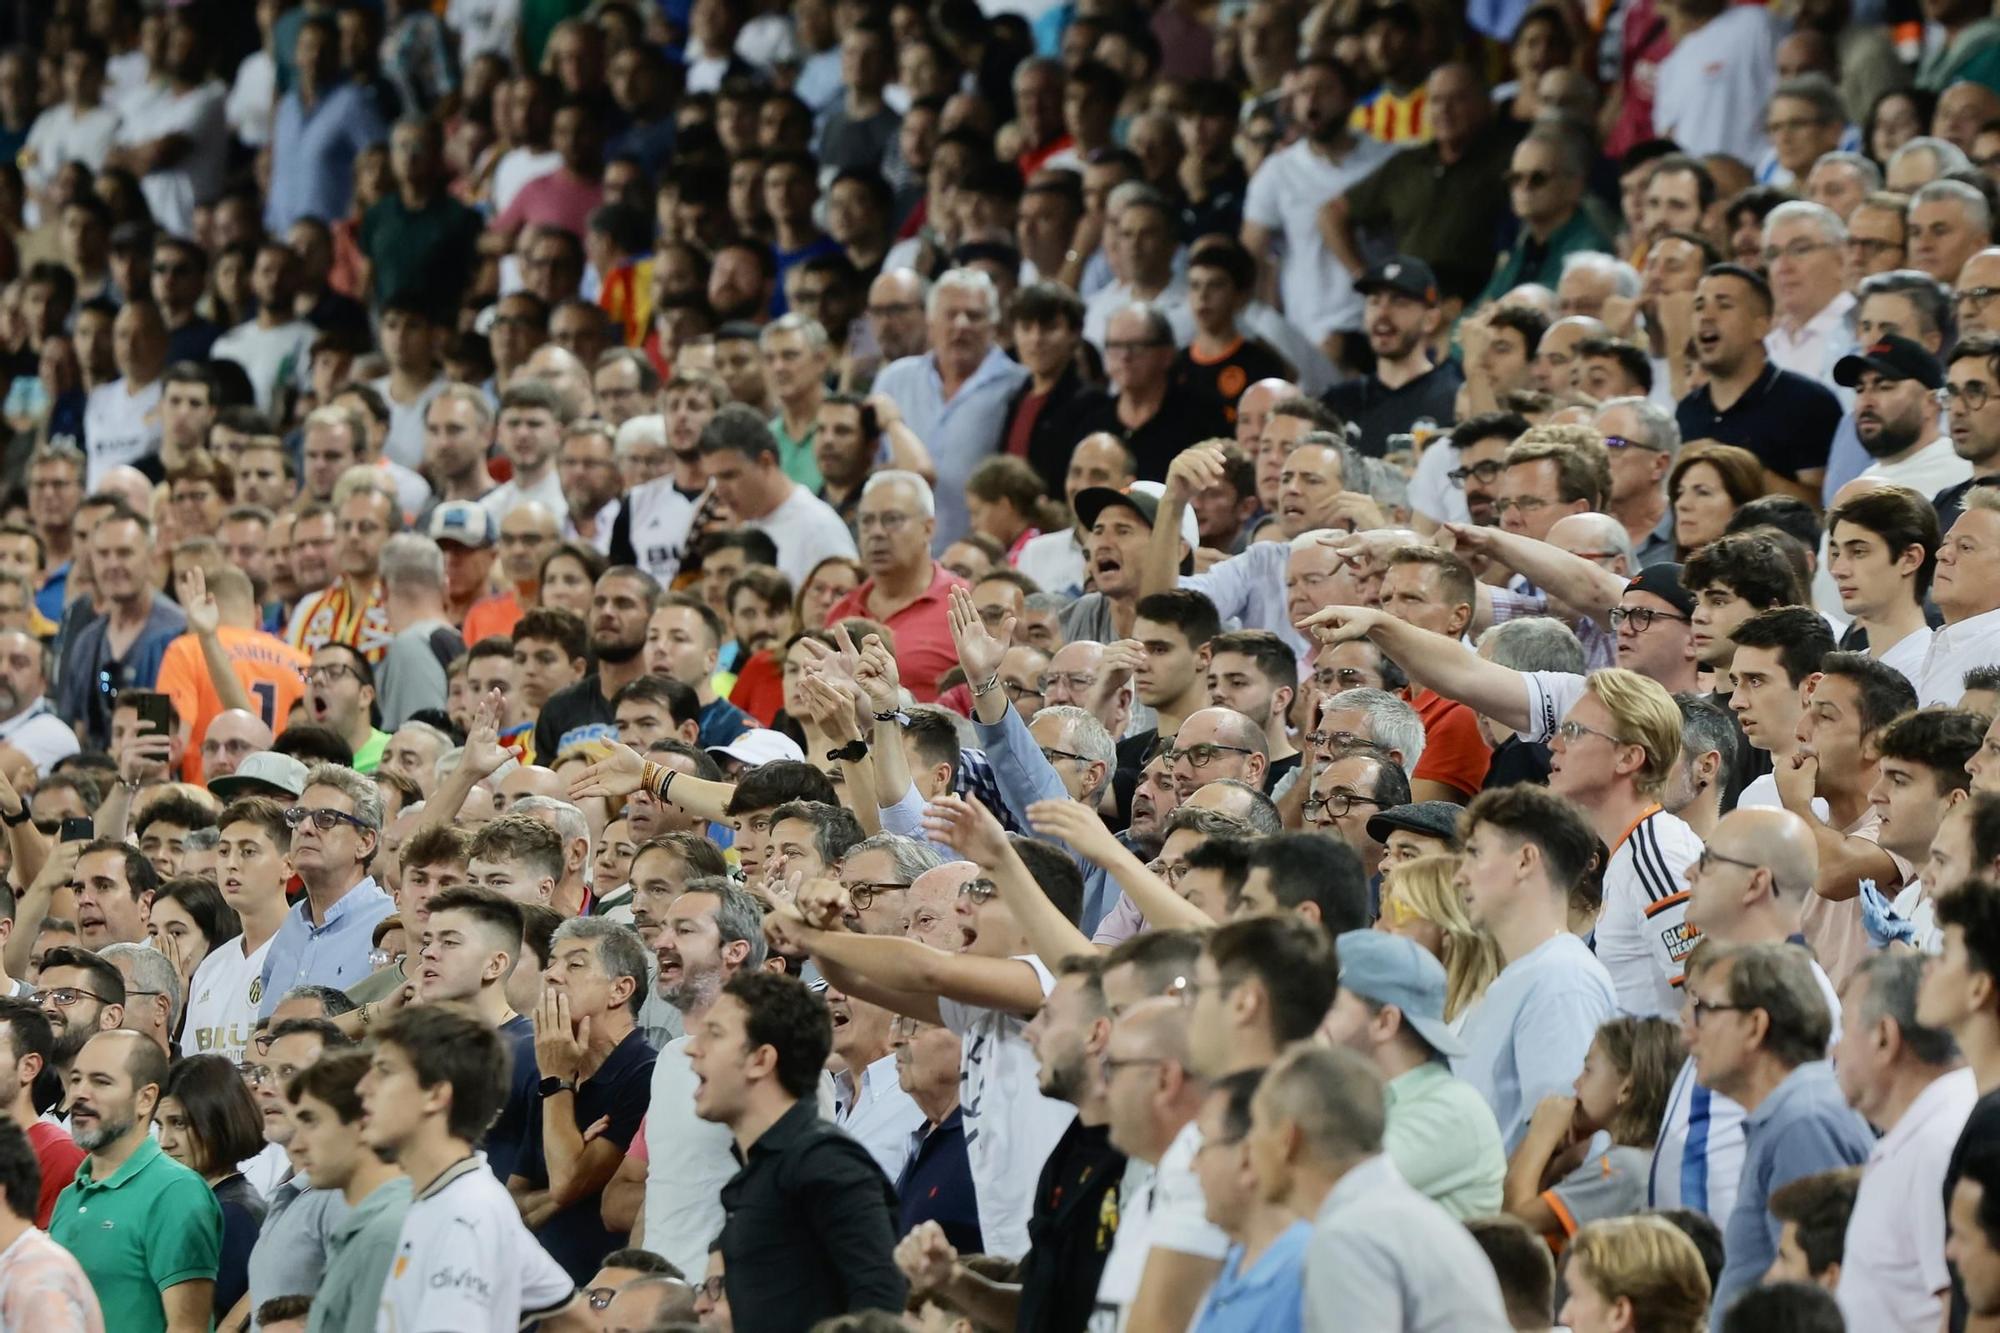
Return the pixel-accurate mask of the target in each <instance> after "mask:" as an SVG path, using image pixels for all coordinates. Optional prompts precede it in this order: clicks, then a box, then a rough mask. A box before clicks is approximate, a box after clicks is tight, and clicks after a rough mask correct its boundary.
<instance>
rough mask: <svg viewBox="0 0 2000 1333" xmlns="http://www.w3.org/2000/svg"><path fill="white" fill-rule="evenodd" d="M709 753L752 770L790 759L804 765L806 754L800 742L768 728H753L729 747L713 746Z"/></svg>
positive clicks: (728, 745)
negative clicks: (747, 766)
mask: <svg viewBox="0 0 2000 1333" xmlns="http://www.w3.org/2000/svg"><path fill="white" fill-rule="evenodd" d="M708 752H709V753H710V754H712V755H720V756H722V757H724V758H728V759H734V760H735V761H736V762H737V763H739V764H748V765H749V766H750V767H751V768H762V767H763V766H764V765H766V764H775V763H777V762H778V761H779V760H780V759H790V760H792V761H793V762H795V763H804V762H805V757H806V752H805V751H804V750H801V749H800V748H799V746H798V742H797V741H794V740H793V739H792V738H791V737H790V736H787V735H786V734H785V733H784V732H782V731H772V730H770V729H769V728H768V727H752V728H750V730H748V731H746V732H744V733H743V734H742V735H741V736H738V737H737V738H736V739H735V740H733V741H731V742H729V744H727V745H711V746H709V747H708Z"/></svg>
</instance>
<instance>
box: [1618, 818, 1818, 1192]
mask: <svg viewBox="0 0 2000 1333" xmlns="http://www.w3.org/2000/svg"><path fill="white" fill-rule="evenodd" d="M1818 877H1819V849H1818V846H1817V844H1815V842H1814V841H1813V833H1812V829H1811V828H1810V827H1808V826H1807V824H1806V822H1805V820H1803V819H1801V818H1799V817H1798V816H1797V815H1795V814H1793V813H1792V812H1791V811H1789V810H1783V809H1778V808H1775V807H1754V808H1748V809H1739V810H1734V811H1731V812H1730V813H1729V814H1726V815H1724V816H1723V817H1722V819H1721V820H1720V821H1718V822H1717V824H1716V826H1715V831H1714V832H1712V833H1710V834H1709V835H1708V850H1707V851H1706V852H1705V853H1704V854H1703V856H1702V858H1701V859H1700V860H1698V861H1696V862H1695V863H1694V864H1693V865H1692V866H1690V867H1689V868H1688V904H1687V925H1688V928H1689V929H1692V930H1698V931H1700V932H1701V937H1702V940H1703V941H1704V942H1706V941H1708V940H1714V941H1716V942H1717V943H1719V944H1782V943H1784V942H1785V941H1787V940H1790V939H1793V938H1794V937H1796V936H1797V934H1798V930H1799V908H1800V906H1801V905H1802V904H1803V903H1804V902H1805V899H1806V896H1807V895H1808V894H1810V893H1811V892H1812V891H1813V890H1812V886H1813V882H1814V880H1816V879H1817V878H1818ZM1707 952H1708V950H1706V949H1699V950H1698V951H1697V952H1696V953H1695V954H1694V955H1693V956H1691V957H1690V958H1689V960H1688V963H1689V968H1688V970H1689V974H1690V976H1696V975H1699V974H1700V971H1701V969H1702V966H1703V955H1704V954H1705V953H1707ZM1812 972H1813V979H1814V980H1815V981H1817V982H1819V988H1820V993H1821V994H1822V995H1824V996H1825V998H1826V1007H1827V1012H1829V1013H1830V1014H1832V1015H1833V1035H1832V1038H1831V1040H1830V1041H1829V1042H1828V1045H1827V1049H1828V1050H1831V1049H1832V1048H1833V1042H1837V1041H1839V1040H1840V996H1839V994H1838V992H1836V991H1835V990H1834V988H1833V982H1832V981H1830V980H1828V978H1827V975H1826V972H1825V971H1824V970H1823V969H1821V967H1820V965H1819V964H1818V963H1817V962H1815V963H1813V965H1812ZM1743 1120H1744V1112H1743V1108H1742V1107H1741V1106H1740V1105H1738V1104H1737V1103H1735V1102H1733V1101H1731V1100H1729V1099H1728V1098H1727V1097H1724V1096H1722V1095H1721V1094H1719V1093H1716V1092H1712V1091H1710V1090H1709V1089H1707V1088H1704V1087H1702V1086H1700V1085H1699V1084H1697V1083H1696V1082H1695V1076H1694V1060H1693V1058H1692V1057H1690V1058H1689V1059H1688V1060H1687V1061H1686V1062H1685V1063H1683V1064H1682V1066H1681V1070H1680V1073H1679V1074H1678V1075H1677V1076H1676V1077H1675V1079H1674V1086H1673V1091H1672V1093H1671V1094H1670V1095H1669V1096H1668V1098H1667V1114H1666V1118H1665V1120H1664V1122H1663V1123H1662V1124H1661V1126H1660V1139H1659V1146H1658V1148H1657V1153H1656V1156H1655V1157H1654V1159H1653V1160H1654V1166H1653V1177H1652V1178H1653V1197H1652V1200H1651V1202H1652V1206H1653V1207H1655V1208H1696V1209H1699V1210H1701V1211H1702V1212H1705V1213H1707V1214H1708V1215H1709V1216H1710V1217H1711V1218H1713V1219H1715V1221H1716V1224H1717V1225H1721V1223H1722V1222H1723V1220H1724V1219H1726V1218H1727V1217H1728V1216H1729V1214H1730V1211H1731V1210H1732V1209H1733V1208H1734V1207H1735V1205H1736V1184H1737V1178H1738V1176H1739V1175H1740V1174H1741V1170H1742V1165H1743V1155H1744V1138H1743ZM1690 1124H1698V1125H1704V1126H1705V1129H1704V1131H1703V1137H1702V1138H1701V1139H1692V1138H1691V1136H1690V1134H1689V1130H1688V1127H1689V1125H1690Z"/></svg>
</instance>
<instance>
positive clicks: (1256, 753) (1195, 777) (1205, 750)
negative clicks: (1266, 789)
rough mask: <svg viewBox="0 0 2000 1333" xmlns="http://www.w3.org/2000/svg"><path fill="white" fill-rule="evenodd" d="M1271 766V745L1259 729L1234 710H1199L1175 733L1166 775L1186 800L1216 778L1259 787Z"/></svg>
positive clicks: (1188, 716) (1189, 716)
mask: <svg viewBox="0 0 2000 1333" xmlns="http://www.w3.org/2000/svg"><path fill="white" fill-rule="evenodd" d="M1270 764H1271V749H1270V743H1269V742H1268V741H1267V740H1266V739H1265V738H1264V729H1263V728H1262V727H1259V726H1258V725H1257V724H1256V723H1255V722H1252V721H1251V720H1250V719H1249V718H1248V717H1246V716H1245V715H1244V714H1242V713H1239V712H1237V711H1236V710H1235V709H1233V708H1198V709H1196V710H1195V711H1194V712H1192V713H1189V714H1188V715H1187V718H1186V720H1185V721H1183V722H1182V723H1181V726H1180V730H1179V731H1177V732H1175V733H1174V742H1173V753H1172V755H1171V756H1170V757H1169V758H1168V760H1167V772H1168V774H1169V776H1171V777H1172V779H1173V783H1174V790H1175V791H1177V792H1179V793H1180V798H1181V799H1182V800H1183V801H1185V800H1187V799H1188V797H1190V796H1192V795H1194V794H1195V792H1196V791H1197V790H1199V789H1200V788H1202V787H1205V786H1207V785H1208V784H1209V783H1211V782H1214V781H1215V780H1216V779H1218V778H1240V779H1242V780H1243V781H1244V782H1247V783H1249V784H1250V785H1252V786H1253V787H1262V786H1263V785H1264V773H1265V770H1266V769H1268V768H1269V767H1270Z"/></svg>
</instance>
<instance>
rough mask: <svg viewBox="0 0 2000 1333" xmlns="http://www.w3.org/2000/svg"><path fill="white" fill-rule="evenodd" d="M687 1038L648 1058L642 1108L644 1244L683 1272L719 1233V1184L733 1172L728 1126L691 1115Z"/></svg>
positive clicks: (704, 1255) (700, 1260) (702, 1260)
mask: <svg viewBox="0 0 2000 1333" xmlns="http://www.w3.org/2000/svg"><path fill="white" fill-rule="evenodd" d="M687 1044H688V1039H687V1038H686V1037H682V1038H680V1039H679V1040H677V1041H672V1042H669V1043H667V1045H666V1046H665V1047H663V1048H662V1049H661V1051H660V1054H659V1058H658V1059H656V1060H655V1061H654V1062H653V1093H652V1099H651V1101H649V1102H648V1103H647V1106H646V1248H647V1249H649V1250H651V1251H652V1252H653V1253H654V1254H659V1255H664V1256H666V1258H667V1260H668V1262H670V1263H672V1264H673V1265H674V1266H675V1267H676V1268H679V1269H680V1270H681V1271H682V1272H683V1273H699V1272H701V1271H702V1270H703V1269H704V1268H706V1267H707V1266H708V1247H709V1244H710V1242H712V1241H713V1240H714V1239H715V1238H716V1236H718V1235H720V1234H721V1232H722V1222H723V1216H722V1187H723V1186H724V1185H726V1184H728V1183H729V1178H730V1177H731V1176H733V1175H735V1174H736V1156H735V1153H734V1152H733V1147H734V1144H735V1140H734V1139H733V1138H732V1137H731V1136H730V1133H729V1127H728V1126H727V1125H724V1124H722V1123H720V1122H718V1121H713V1120H703V1119H702V1118H701V1117H700V1116H698V1115H696V1114H695V1113H694V1088H695V1081H696V1080H695V1076H694V1066H693V1065H692V1064H691V1063H690V1062H689V1060H688V1057H687Z"/></svg>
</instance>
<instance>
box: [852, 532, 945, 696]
mask: <svg viewBox="0 0 2000 1333" xmlns="http://www.w3.org/2000/svg"><path fill="white" fill-rule="evenodd" d="M966 586H967V585H966V582H965V580H964V579H962V578H960V577H959V576H958V575H956V574H954V573H952V572H951V571H950V570H948V569H946V568H945V567H944V566H943V565H940V564H939V563H937V561H935V560H933V561H932V562H931V581H930V584H929V585H928V586H927V587H926V588H925V589H924V590H923V591H922V592H920V593H918V594H917V595H916V597H915V598H914V599H913V600H912V601H910V602H909V603H908V604H907V605H905V606H902V607H900V608H898V609H897V611H896V612H895V614H893V615H891V616H889V617H888V618H887V619H883V618H882V617H881V616H878V615H877V614H876V613H875V612H874V611H873V610H872V609H871V608H870V607H869V605H868V599H869V598H870V597H871V596H873V595H874V592H875V580H874V579H869V580H868V581H867V582H865V583H863V584H862V585H861V586H860V587H858V588H856V589H855V590H854V591H853V592H851V593H849V594H847V596H845V597H843V598H841V599H840V600H839V601H837V602H835V603H834V604H833V607H832V608H831V609H830V610H829V611H828V612H827V613H826V623H827V624H829V625H833V624H838V623H839V622H840V621H842V620H846V619H848V618H849V617H850V616H865V617H867V618H868V619H870V620H877V621H880V622H881V623H882V624H885V625H887V626H888V627H889V628H890V629H891V630H893V631H895V634H896V664H897V666H898V667H899V668H900V669H901V674H902V678H903V684H904V685H906V686H907V687H909V691H910V693H911V694H912V695H913V696H915V698H916V700H917V702H918V703H923V704H927V703H932V702H935V701H936V699H937V696H938V688H937V682H938V677H939V676H942V675H943V674H944V673H945V672H947V671H949V670H951V669H952V668H953V667H955V666H957V665H958V649H957V648H956V647H955V646H954V645H953V643H952V638H951V618H950V610H951V590H952V589H953V588H963V587H966ZM972 683H973V684H982V683H983V682H980V681H974V682H972Z"/></svg>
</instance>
